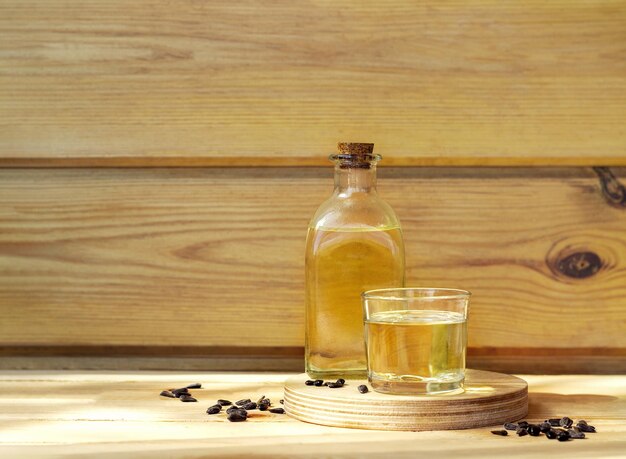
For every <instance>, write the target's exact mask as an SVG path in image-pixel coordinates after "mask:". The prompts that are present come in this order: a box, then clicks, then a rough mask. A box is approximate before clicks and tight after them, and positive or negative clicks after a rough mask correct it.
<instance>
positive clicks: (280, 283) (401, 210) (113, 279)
mask: <svg viewBox="0 0 626 459" xmlns="http://www.w3.org/2000/svg"><path fill="white" fill-rule="evenodd" d="M625 172H626V171H624V170H620V169H613V173H614V174H615V176H616V177H617V178H618V179H619V178H623V177H624V176H625V175H626V174H625ZM331 174H332V171H331V170H329V169H323V170H322V169H304V170H303V169H297V168H294V169H280V170H276V169H176V170H172V169H169V170H168V169H149V170H141V169H129V170H118V169H80V170H72V169H67V170H61V169H58V170H45V169H42V170H37V169H24V170H0V313H1V315H2V320H1V321H0V337H1V338H0V343H1V345H2V346H3V347H4V348H5V352H4V355H5V356H7V355H18V356H19V355H27V356H30V357H36V356H37V355H54V354H55V349H61V350H63V349H65V350H67V349H70V348H74V347H75V348H76V349H78V353H79V354H78V355H77V354H76V353H70V354H67V353H66V352H67V351H61V352H59V353H57V355H74V356H77V357H80V355H81V354H80V353H81V352H84V355H85V356H89V355H96V356H100V357H106V356H107V355H108V356H110V357H120V356H123V355H125V354H124V352H126V355H138V356H147V355H150V353H151V352H152V356H154V357H160V356H164V357H174V356H181V357H185V356H190V357H194V356H195V357H201V356H202V355H205V356H207V357H211V356H213V357H216V356H217V357H220V355H222V354H220V352H221V351H223V350H224V349H231V351H229V352H230V353H235V354H237V351H236V349H238V348H243V349H246V348H250V347H254V348H256V350H257V351H255V352H256V354H258V355H261V354H266V356H267V355H273V354H276V355H277V356H280V355H281V353H282V355H283V357H287V358H289V359H293V358H294V357H296V358H297V355H298V354H297V352H298V351H294V349H300V347H301V346H302V344H303V314H304V307H303V291H304V289H303V253H304V238H305V232H306V227H307V222H308V219H309V218H310V217H311V215H312V214H313V212H314V210H315V208H316V207H317V206H318V205H319V203H321V202H322V200H323V199H324V198H325V197H326V196H328V194H329V193H330V191H331V190H330V188H331ZM380 176H381V178H380V181H379V182H380V183H379V189H380V192H381V194H382V196H383V197H384V198H385V199H387V200H388V201H389V202H390V203H391V204H392V205H393V207H394V208H395V210H396V212H397V213H398V215H399V216H400V219H401V221H402V224H403V227H404V233H405V240H406V246H407V266H408V272H407V281H408V284H410V285H414V286H439V287H441V286H450V287H457V288H463V289H467V290H470V291H472V292H473V294H474V295H473V298H472V304H471V308H470V320H469V330H470V331H469V337H470V351H469V355H470V357H471V356H472V355H474V356H475V357H476V358H477V359H479V360H480V359H482V361H485V360H487V361H492V362H496V363H495V365H497V362H503V361H504V362H506V361H507V360H508V357H510V356H521V357H522V360H523V361H524V362H526V363H525V364H524V366H523V368H528V367H529V366H530V365H529V364H528V362H532V360H533V359H534V358H535V357H536V359H535V360H536V361H541V359H542V358H544V359H546V361H548V362H555V361H557V362H558V361H562V362H561V364H562V365H563V366H559V367H558V368H560V369H564V368H567V365H569V369H570V370H571V371H579V372H585V371H597V370H598V368H597V367H595V369H593V368H592V369H590V368H588V367H587V366H586V363H585V362H587V363H588V362H589V360H590V358H592V357H596V356H597V357H598V358H599V359H601V360H602V361H603V362H605V363H606V367H605V368H607V367H611V365H613V367H614V368H618V371H619V368H622V369H623V368H624V366H625V365H626V336H625V335H624V333H623V331H624V328H625V323H626V307H625V306H626V303H625V301H626V300H625V299H626V237H625V236H624V235H625V234H626V212H625V211H624V208H622V207H616V206H613V205H611V204H610V203H608V202H607V201H605V199H604V197H603V194H602V191H601V186H600V181H599V180H598V178H597V176H596V175H595V174H594V173H593V172H592V171H591V170H586V169H533V170H531V169H428V168H426V169H411V168H409V169H394V168H390V169H385V170H382V171H381V172H380ZM578 253H594V254H596V255H597V257H598V259H599V260H600V262H599V264H598V265H597V266H596V267H595V268H596V269H595V271H594V272H593V273H591V274H590V275H588V276H586V277H579V276H576V275H574V276H572V272H570V271H566V272H565V273H564V272H562V271H561V270H559V269H558V266H559V263H560V261H561V260H564V259H569V258H568V257H571V255H572V254H578ZM584 262H585V260H582V261H581V264H580V267H582V270H583V271H584V272H586V271H585V269H586V268H585V265H584ZM577 266H579V265H578V264H576V263H574V264H573V265H572V267H573V268H576V267H577ZM583 271H581V272H583ZM573 272H574V274H575V273H576V272H577V271H573ZM100 346H101V347H102V349H101V350H99V351H98V350H96V351H95V352H94V349H97V348H98V347H100ZM32 347H34V348H35V352H34V353H33V352H30V353H29V351H28V349H29V348H32ZM37 348H39V350H40V353H39V354H38V353H37V351H36V349H37ZM46 348H49V349H48V352H46V351H41V350H42V349H46ZM115 349H118V351H117V352H116V351H115ZM119 349H122V350H124V349H126V351H121V352H120V351H119ZM133 349H134V350H133ZM142 349H143V351H142ZM168 349H169V351H168ZM190 349H197V352H193V351H190ZM280 349H283V350H286V352H287V354H285V353H284V351H281V350H280ZM289 349H291V350H289ZM12 350H14V351H16V352H14V353H13V354H11V352H12ZM24 350H26V353H25V354H24ZM220 350H221V351H220ZM263 350H265V352H264V351H263ZM229 352H226V354H228V353H229ZM293 352H296V354H294V353H293ZM161 353H163V354H161ZM198 353H200V354H198ZM289 353H291V354H289ZM190 354H191V355H190ZM238 354H239V355H241V353H238ZM569 357H572V360H571V361H570V358H569ZM578 357H581V358H582V360H581V359H578V360H577V358H578ZM524 359H525V360H524ZM18 360H19V359H18ZM512 361H515V360H512ZM576 362H578V364H576ZM196 365H197V364H196ZM207 365H210V363H207ZM488 367H489V368H491V369H496V368H497V366H496V367H494V366H488ZM152 368H154V367H152ZM194 368H197V366H194ZM208 368H211V367H210V366H208ZM290 368H291V367H290ZM507 369H510V366H509V367H508V368H507ZM614 371H615V370H614Z"/></svg>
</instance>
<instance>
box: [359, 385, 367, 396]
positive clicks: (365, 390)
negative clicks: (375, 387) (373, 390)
mask: <svg viewBox="0 0 626 459" xmlns="http://www.w3.org/2000/svg"><path fill="white" fill-rule="evenodd" d="M358 389H359V392H361V393H362V394H366V393H368V392H369V389H368V388H367V386H366V385H365V384H361V385H360V386H359V387H358Z"/></svg>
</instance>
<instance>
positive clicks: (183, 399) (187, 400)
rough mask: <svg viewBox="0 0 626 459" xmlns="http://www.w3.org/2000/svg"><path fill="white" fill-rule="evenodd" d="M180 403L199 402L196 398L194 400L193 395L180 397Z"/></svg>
mask: <svg viewBox="0 0 626 459" xmlns="http://www.w3.org/2000/svg"><path fill="white" fill-rule="evenodd" d="M180 401H181V402H197V401H198V400H196V399H195V398H193V397H192V396H191V395H189V394H182V395H181V396H180Z"/></svg>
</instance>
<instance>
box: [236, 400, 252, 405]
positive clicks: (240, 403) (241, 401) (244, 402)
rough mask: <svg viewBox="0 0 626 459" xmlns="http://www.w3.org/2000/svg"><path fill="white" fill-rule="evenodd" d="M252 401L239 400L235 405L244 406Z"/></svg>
mask: <svg viewBox="0 0 626 459" xmlns="http://www.w3.org/2000/svg"><path fill="white" fill-rule="evenodd" d="M251 401H252V400H250V399H249V398H245V399H243V400H237V401H236V402H235V405H237V406H244V405H245V404H246V403H250V402H251Z"/></svg>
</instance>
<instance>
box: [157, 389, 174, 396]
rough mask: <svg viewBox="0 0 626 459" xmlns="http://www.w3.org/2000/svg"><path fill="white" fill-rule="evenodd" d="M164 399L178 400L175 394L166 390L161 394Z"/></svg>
mask: <svg viewBox="0 0 626 459" xmlns="http://www.w3.org/2000/svg"><path fill="white" fill-rule="evenodd" d="M160 395H161V396H162V397H169V398H176V396H175V395H174V394H172V393H171V392H170V391H169V390H164V391H162V392H161V394H160Z"/></svg>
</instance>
